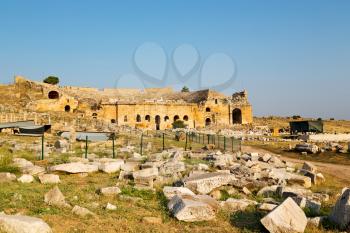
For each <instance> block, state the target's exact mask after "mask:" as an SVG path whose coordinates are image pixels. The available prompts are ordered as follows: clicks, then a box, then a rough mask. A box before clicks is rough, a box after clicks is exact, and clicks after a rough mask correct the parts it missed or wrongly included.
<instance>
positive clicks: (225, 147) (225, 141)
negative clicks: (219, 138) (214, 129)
mask: <svg viewBox="0 0 350 233" xmlns="http://www.w3.org/2000/svg"><path fill="white" fill-rule="evenodd" d="M224 151H226V137H225V136H224Z"/></svg>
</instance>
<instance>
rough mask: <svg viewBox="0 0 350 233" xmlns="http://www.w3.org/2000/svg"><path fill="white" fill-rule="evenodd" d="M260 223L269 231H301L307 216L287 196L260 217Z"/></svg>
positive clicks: (281, 232)
mask: <svg viewBox="0 0 350 233" xmlns="http://www.w3.org/2000/svg"><path fill="white" fill-rule="evenodd" d="M261 223H262V225H263V226H264V227H265V228H266V229H267V230H268V231H269V232H270V233H286V232H295V233H303V232H304V231H305V228H306V225H307V218H306V216H305V213H304V211H303V210H302V209H301V208H300V207H299V206H298V205H297V204H296V203H295V202H294V201H293V199H291V198H288V199H286V200H285V201H284V202H283V203H282V204H281V205H279V206H278V207H277V208H275V209H274V210H273V211H271V212H270V213H269V214H268V215H266V216H265V217H264V218H263V219H261Z"/></svg>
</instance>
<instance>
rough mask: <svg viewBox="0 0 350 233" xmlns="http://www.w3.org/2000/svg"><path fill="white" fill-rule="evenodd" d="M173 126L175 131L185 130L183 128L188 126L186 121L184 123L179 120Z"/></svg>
mask: <svg viewBox="0 0 350 233" xmlns="http://www.w3.org/2000/svg"><path fill="white" fill-rule="evenodd" d="M172 125H173V129H183V128H186V126H187V125H186V124H185V122H184V121H182V120H177V121H174V122H173V123H172Z"/></svg>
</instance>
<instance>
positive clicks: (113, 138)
mask: <svg viewBox="0 0 350 233" xmlns="http://www.w3.org/2000/svg"><path fill="white" fill-rule="evenodd" d="M114 140H115V134H113V137H112V146H113V159H115V148H114Z"/></svg>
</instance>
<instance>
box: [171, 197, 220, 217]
mask: <svg viewBox="0 0 350 233" xmlns="http://www.w3.org/2000/svg"><path fill="white" fill-rule="evenodd" d="M168 208H169V210H170V212H171V213H172V215H173V216H174V217H175V218H177V219H178V220H180V221H184V222H200V221H209V220H213V219H214V218H215V211H214V209H213V208H212V206H210V205H209V204H207V203H204V202H201V201H198V200H196V199H193V198H189V197H188V196H187V197H180V196H174V197H173V198H172V199H171V200H170V202H169V203H168Z"/></svg>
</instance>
